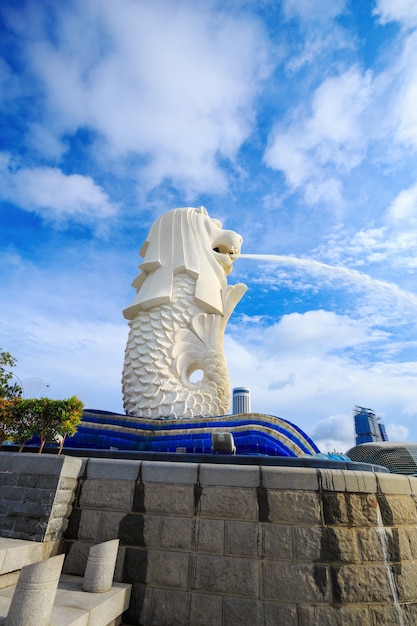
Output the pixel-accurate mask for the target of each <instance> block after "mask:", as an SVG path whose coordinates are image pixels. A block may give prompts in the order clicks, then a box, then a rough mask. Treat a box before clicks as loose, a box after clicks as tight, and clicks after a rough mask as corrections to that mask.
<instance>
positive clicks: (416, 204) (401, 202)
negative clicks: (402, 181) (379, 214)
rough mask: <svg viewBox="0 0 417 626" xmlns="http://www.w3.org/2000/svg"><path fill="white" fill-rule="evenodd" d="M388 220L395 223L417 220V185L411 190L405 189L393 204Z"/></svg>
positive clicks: (388, 213) (389, 210) (388, 212)
mask: <svg viewBox="0 0 417 626" xmlns="http://www.w3.org/2000/svg"><path fill="white" fill-rule="evenodd" d="M387 217H388V219H390V220H392V221H394V222H403V221H407V223H408V224H407V225H408V226H409V223H410V222H415V221H416V220H417V183H416V184H415V185H413V186H412V187H410V188H409V189H403V191H400V193H399V194H398V195H397V197H396V198H394V200H393V201H392V202H391V204H390V206H389V207H388V211H387Z"/></svg>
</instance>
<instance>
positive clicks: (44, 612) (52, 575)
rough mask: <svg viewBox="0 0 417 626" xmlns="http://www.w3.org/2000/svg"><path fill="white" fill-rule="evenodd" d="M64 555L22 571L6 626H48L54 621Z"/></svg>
mask: <svg viewBox="0 0 417 626" xmlns="http://www.w3.org/2000/svg"><path fill="white" fill-rule="evenodd" d="M63 563H64V555H63V554H60V555H58V556H53V557H51V558H49V559H46V560H45V561H40V562H39V563H32V564H31V565H26V566H25V567H22V569H21V572H20V575H19V580H18V581H17V585H16V589H15V592H14V594H13V598H12V601H11V604H10V609H9V613H8V615H7V617H6V621H5V626H23V624H24V626H40V624H44V625H45V626H47V625H48V624H49V622H50V619H51V613H52V608H53V605H54V600H55V594H56V590H57V587H58V582H59V577H60V575H61V570H62V565H63Z"/></svg>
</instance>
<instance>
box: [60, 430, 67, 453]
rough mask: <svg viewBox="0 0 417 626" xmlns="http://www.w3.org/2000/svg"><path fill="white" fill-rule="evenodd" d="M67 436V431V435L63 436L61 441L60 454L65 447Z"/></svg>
mask: <svg viewBox="0 0 417 626" xmlns="http://www.w3.org/2000/svg"><path fill="white" fill-rule="evenodd" d="M66 437H67V433H65V435H64V436H63V437H62V439H61V441H60V443H59V450H58V454H61V452H62V448H63V447H64V443H65V439H66Z"/></svg>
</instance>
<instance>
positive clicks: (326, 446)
mask: <svg viewBox="0 0 417 626" xmlns="http://www.w3.org/2000/svg"><path fill="white" fill-rule="evenodd" d="M311 437H312V438H313V441H314V442H315V444H316V445H317V447H318V448H319V450H320V451H321V452H334V451H335V450H336V452H342V453H345V452H346V451H347V450H348V449H349V448H352V447H353V446H354V445H355V428H354V422H353V417H352V414H349V415H347V414H341V415H331V416H330V417H326V418H325V419H323V420H320V421H318V422H317V423H316V424H315V425H314V427H313V429H312V430H311Z"/></svg>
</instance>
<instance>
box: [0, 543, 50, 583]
mask: <svg viewBox="0 0 417 626" xmlns="http://www.w3.org/2000/svg"><path fill="white" fill-rule="evenodd" d="M59 544H60V542H59V541H49V542H46V543H42V542H39V541H28V540H26V539H10V538H8V537H0V576H3V575H4V574H8V573H10V572H14V571H17V570H20V569H21V568H22V567H23V566H24V565H29V564H30V563H37V562H38V561H43V559H46V558H48V557H50V556H53V555H55V554H57V553H58V550H59Z"/></svg>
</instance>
